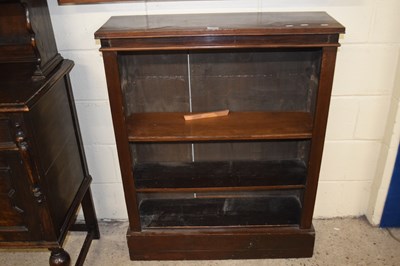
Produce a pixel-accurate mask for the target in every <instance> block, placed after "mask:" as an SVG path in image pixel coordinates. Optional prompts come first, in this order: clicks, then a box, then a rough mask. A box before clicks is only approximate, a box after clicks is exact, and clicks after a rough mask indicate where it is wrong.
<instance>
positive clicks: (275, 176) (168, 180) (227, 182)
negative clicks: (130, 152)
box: [134, 160, 307, 192]
mask: <svg viewBox="0 0 400 266" xmlns="http://www.w3.org/2000/svg"><path fill="white" fill-rule="evenodd" d="M306 174H307V170H306V165H305V163H304V162H303V161H301V160H279V161H220V162H165V163H137V164H136V165H135V168H134V176H135V185H136V188H137V190H138V191H139V192H146V191H163V190H165V189H167V190H168V189H170V190H173V189H175V188H178V189H185V188H217V187H219V188H223V187H225V188H238V187H257V186H261V187H265V186H271V187H274V188H275V189H277V188H279V187H285V186H297V187H303V185H304V183H305V179H306Z"/></svg>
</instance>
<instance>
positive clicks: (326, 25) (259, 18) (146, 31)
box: [95, 12, 345, 39]
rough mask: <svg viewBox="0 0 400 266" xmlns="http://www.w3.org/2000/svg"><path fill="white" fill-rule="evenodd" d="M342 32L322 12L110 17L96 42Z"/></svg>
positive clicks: (338, 24) (340, 27)
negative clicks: (130, 39)
mask: <svg viewBox="0 0 400 266" xmlns="http://www.w3.org/2000/svg"><path fill="white" fill-rule="evenodd" d="M344 31H345V28H344V27H343V26H342V25H341V24H340V23H339V22H337V21H336V20H335V19H333V18H332V17H331V16H329V15H328V14H327V13H325V12H268V13H224V14H185V15H146V16H115V17H111V18H110V19H109V20H108V21H107V22H106V23H105V24H104V25H103V26H102V27H101V28H100V29H99V30H98V31H97V32H96V33H95V37H96V38H98V39H113V38H151V37H185V36H219V35H228V36H229V35H282V34H284V35H286V34H339V33H344Z"/></svg>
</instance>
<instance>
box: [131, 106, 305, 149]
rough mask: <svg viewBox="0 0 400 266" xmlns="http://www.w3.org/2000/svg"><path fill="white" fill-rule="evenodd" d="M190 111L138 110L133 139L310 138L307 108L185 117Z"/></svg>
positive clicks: (142, 140)
mask: <svg viewBox="0 0 400 266" xmlns="http://www.w3.org/2000/svg"><path fill="white" fill-rule="evenodd" d="M184 114H186V113H135V114H132V115H131V116H129V117H128V118H127V121H126V122H127V130H128V138H129V141H132V142H163V141H219V140H261V139H308V138H311V134H312V117H311V114H309V113H306V112H231V113H230V114H229V115H228V116H224V117H216V118H207V119H200V120H192V121H185V120H184V118H183V115H184Z"/></svg>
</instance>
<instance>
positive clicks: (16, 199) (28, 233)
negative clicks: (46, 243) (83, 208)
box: [0, 150, 41, 245]
mask: <svg viewBox="0 0 400 266" xmlns="http://www.w3.org/2000/svg"><path fill="white" fill-rule="evenodd" d="M21 164H23V162H22V158H21V156H20V154H19V153H18V152H17V151H7V150H6V151H4V150H3V151H0V245H1V242H2V241H10V240H12V241H27V240H39V239H40V232H41V230H40V228H38V227H39V225H38V223H36V224H35V223H34V221H35V220H36V219H32V217H35V216H36V212H35V210H34V208H35V205H34V204H36V202H35V201H34V198H33V195H32V193H30V190H29V187H30V186H29V182H28V179H27V175H26V173H25V171H24V168H23V167H21Z"/></svg>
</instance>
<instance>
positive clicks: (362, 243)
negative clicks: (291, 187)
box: [0, 218, 400, 266]
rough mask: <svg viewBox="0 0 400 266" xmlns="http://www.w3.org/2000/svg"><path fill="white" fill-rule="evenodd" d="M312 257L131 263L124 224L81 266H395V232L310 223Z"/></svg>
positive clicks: (26, 258) (72, 242)
mask: <svg viewBox="0 0 400 266" xmlns="http://www.w3.org/2000/svg"><path fill="white" fill-rule="evenodd" d="M314 227H315V230H316V236H317V238H316V243H315V251H314V256H313V257H312V258H307V259H273V260H271V259H269V260H266V259H263V260H221V261H215V260H210V261H161V262H159V261H146V262H138V261H136V262H132V261H130V260H129V257H128V249H127V246H126V242H125V233H126V229H127V223H126V222H107V223H106V222H102V223H101V224H100V230H101V234H102V237H101V239H100V240H94V241H93V243H92V246H91V249H90V250H89V254H88V257H87V259H86V263H85V265H96V266H101V265H104V266H106V265H107V266H109V265H115V266H117V265H135V266H136V265H137V266H161V265H162V266H198V265H205V266H238V265H240V266H246V265H249V266H253V265H254V266H255V265H257V266H258V265H273V266H281V265H307V266H308V265H378V266H380V265H399V266H400V242H399V241H400V229H391V230H390V231H389V230H387V229H380V228H375V227H372V226H370V225H369V224H368V222H367V221H366V220H365V219H364V218H359V219H351V218H346V219H330V220H315V221H314ZM83 239H84V235H83V234H82V233H71V234H70V235H69V236H68V237H67V239H66V243H65V249H66V250H67V251H68V252H69V253H70V255H71V258H72V261H73V263H75V260H76V258H77V256H78V253H79V249H80V246H81V244H82V242H83ZM48 258H49V252H48V251H47V250H39V251H16V250H11V251H10V250H1V251H0V265H18V266H23V265H30V266H31V265H48Z"/></svg>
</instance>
